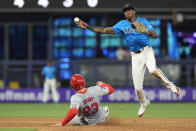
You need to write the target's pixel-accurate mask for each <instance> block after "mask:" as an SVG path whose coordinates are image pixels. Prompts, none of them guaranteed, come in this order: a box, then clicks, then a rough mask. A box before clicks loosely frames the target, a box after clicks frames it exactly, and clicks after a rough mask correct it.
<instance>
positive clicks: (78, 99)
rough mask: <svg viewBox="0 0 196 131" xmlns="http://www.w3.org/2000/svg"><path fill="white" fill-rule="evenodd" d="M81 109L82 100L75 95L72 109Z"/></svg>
mask: <svg viewBox="0 0 196 131" xmlns="http://www.w3.org/2000/svg"><path fill="white" fill-rule="evenodd" d="M79 107H80V98H79V97H77V96H76V95H73V96H72V97H71V101H70V108H76V109H79Z"/></svg>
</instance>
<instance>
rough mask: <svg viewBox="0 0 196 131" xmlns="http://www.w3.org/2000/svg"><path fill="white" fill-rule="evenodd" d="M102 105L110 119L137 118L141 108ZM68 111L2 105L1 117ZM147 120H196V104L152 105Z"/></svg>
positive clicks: (61, 114) (49, 106)
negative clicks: (107, 110)
mask: <svg viewBox="0 0 196 131" xmlns="http://www.w3.org/2000/svg"><path fill="white" fill-rule="evenodd" d="M102 105H103V106H106V105H107V106H108V107H109V108H110V114H109V117H137V110H138V108H139V104H138V103H112V104H110V103H103V104H102ZM68 109H69V104H65V103H61V104H53V103H51V104H44V105H42V104H38V103H31V104H30V103H0V117H64V116H65V114H66V112H67V111H68ZM145 118H196V103H152V104H151V105H150V106H149V108H148V109H147V113H146V115H145ZM0 131H1V130H0ZM25 131H26V130H25Z"/></svg>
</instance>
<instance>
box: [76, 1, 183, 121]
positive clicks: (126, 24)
mask: <svg viewBox="0 0 196 131" xmlns="http://www.w3.org/2000/svg"><path fill="white" fill-rule="evenodd" d="M122 11H123V13H124V16H125V18H126V19H125V20H121V21H119V22H118V23H117V24H115V25H114V26H113V27H97V26H91V25H89V24H87V23H85V22H84V21H82V20H79V21H78V22H77V23H76V24H77V25H78V26H79V27H81V28H87V29H89V30H91V31H93V32H97V33H102V34H122V35H124V37H125V39H126V42H127V46H128V47H129V50H130V52H131V56H132V75H133V83H134V88H135V92H136V94H137V97H138V100H139V102H140V105H141V106H140V108H139V110H138V116H139V117H142V116H143V115H144V113H145V111H146V108H147V106H148V105H150V101H149V100H148V99H146V97H145V95H144V93H143V80H144V73H145V70H146V67H147V68H148V71H149V72H150V73H151V74H153V75H154V76H156V77H157V78H158V79H160V80H161V81H162V82H163V83H164V85H165V86H166V87H167V88H168V89H170V90H171V91H172V92H173V93H174V94H177V95H178V94H180V88H179V87H176V86H175V85H174V84H173V83H172V82H171V81H169V80H168V79H167V78H166V76H165V75H164V74H163V72H162V71H161V70H160V69H159V68H158V67H157V66H156V61H155V56H154V51H153V48H152V47H151V46H150V43H149V39H148V38H149V37H152V38H157V34H156V32H155V31H154V30H153V27H152V26H151V25H150V23H149V22H148V21H147V20H146V19H144V18H140V17H137V16H136V15H135V14H136V8H135V7H134V6H133V4H131V3H127V4H126V5H125V6H124V7H123V10H122Z"/></svg>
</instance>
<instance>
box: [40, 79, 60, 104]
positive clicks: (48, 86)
mask: <svg viewBox="0 0 196 131" xmlns="http://www.w3.org/2000/svg"><path fill="white" fill-rule="evenodd" d="M56 88H57V86H56V79H55V78H53V79H45V81H44V91H43V99H42V102H43V103H46V102H47V101H48V100H49V98H50V95H49V92H50V90H51V91H52V92H51V93H52V98H53V101H54V102H58V101H59V94H58V91H57V89H56Z"/></svg>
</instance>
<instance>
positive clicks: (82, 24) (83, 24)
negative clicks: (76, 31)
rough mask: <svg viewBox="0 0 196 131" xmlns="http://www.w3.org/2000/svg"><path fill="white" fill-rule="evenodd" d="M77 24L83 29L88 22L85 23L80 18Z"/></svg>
mask: <svg viewBox="0 0 196 131" xmlns="http://www.w3.org/2000/svg"><path fill="white" fill-rule="evenodd" d="M77 25H78V26H79V27H80V28H84V29H85V28H87V27H88V24H87V23H86V22H84V21H82V20H81V19H80V21H79V22H78V23H77Z"/></svg>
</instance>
